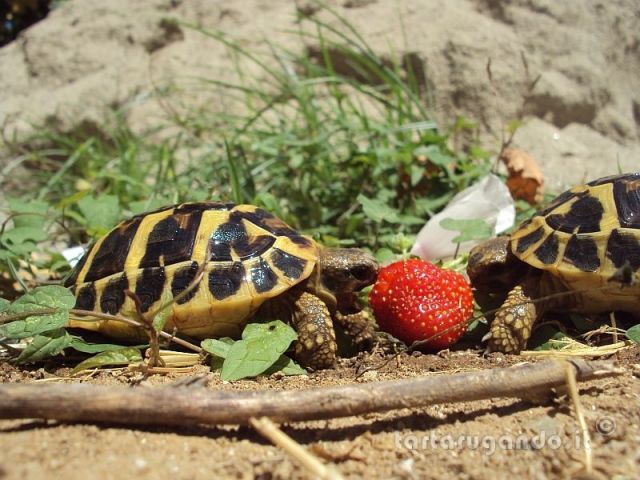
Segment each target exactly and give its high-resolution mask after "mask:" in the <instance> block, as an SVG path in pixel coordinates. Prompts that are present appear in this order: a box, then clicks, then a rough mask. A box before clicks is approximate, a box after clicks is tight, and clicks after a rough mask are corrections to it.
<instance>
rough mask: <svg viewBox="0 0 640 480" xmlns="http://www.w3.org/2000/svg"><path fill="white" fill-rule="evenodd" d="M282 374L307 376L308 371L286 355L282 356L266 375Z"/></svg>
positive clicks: (268, 369) (266, 371)
mask: <svg viewBox="0 0 640 480" xmlns="http://www.w3.org/2000/svg"><path fill="white" fill-rule="evenodd" d="M276 372H282V373H284V374H285V375H305V374H306V373H307V371H306V370H305V369H304V368H302V367H301V366H300V365H298V364H297V363H296V362H294V361H293V360H292V359H291V358H289V357H288V356H286V355H280V358H278V360H276V363H274V364H273V365H271V366H270V367H269V368H267V370H265V372H264V374H265V375H271V374H272V373H276Z"/></svg>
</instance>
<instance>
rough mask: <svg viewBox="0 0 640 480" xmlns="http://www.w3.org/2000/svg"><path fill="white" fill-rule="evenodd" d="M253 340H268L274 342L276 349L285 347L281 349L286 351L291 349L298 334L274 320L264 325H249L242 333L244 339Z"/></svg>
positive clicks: (260, 323) (279, 321) (280, 321)
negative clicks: (290, 346)
mask: <svg viewBox="0 0 640 480" xmlns="http://www.w3.org/2000/svg"><path fill="white" fill-rule="evenodd" d="M252 338H261V339H268V341H270V342H274V345H275V346H276V348H278V346H280V345H283V346H282V347H281V348H283V351H284V350H286V349H287V348H289V345H291V342H293V341H294V340H295V339H296V338H298V334H297V333H296V331H295V330H294V329H293V328H292V327H291V326H289V325H287V324H286V323H284V322H283V321H282V320H272V321H270V322H264V323H262V322H253V323H248V324H247V326H246V327H244V330H243V331H242V339H243V340H251V339H252ZM285 343H286V345H285Z"/></svg>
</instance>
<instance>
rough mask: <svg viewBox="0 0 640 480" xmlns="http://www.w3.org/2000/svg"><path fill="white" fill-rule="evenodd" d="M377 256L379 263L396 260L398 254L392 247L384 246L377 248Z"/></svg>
mask: <svg viewBox="0 0 640 480" xmlns="http://www.w3.org/2000/svg"><path fill="white" fill-rule="evenodd" d="M375 257H376V260H377V261H378V263H387V262H391V261H392V260H395V259H396V254H395V253H393V250H391V249H390V248H386V247H383V248H380V249H378V250H376V253H375Z"/></svg>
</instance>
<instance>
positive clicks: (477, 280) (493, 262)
mask: <svg viewBox="0 0 640 480" xmlns="http://www.w3.org/2000/svg"><path fill="white" fill-rule="evenodd" d="M527 270H528V265H527V264H526V263H525V262H523V261H521V260H519V259H518V258H517V257H516V256H515V255H514V254H513V253H512V252H511V247H510V245H509V237H497V238H491V239H489V240H487V241H486V242H484V243H481V244H480V245H476V246H475V247H473V248H472V249H471V251H470V252H469V263H468V265H467V274H468V275H469V280H471V285H473V287H474V288H475V289H476V290H480V291H485V292H500V291H508V290H510V289H511V288H512V287H513V286H514V285H515V284H516V283H517V282H518V280H519V279H520V278H522V277H523V276H524V275H525V274H526V272H527Z"/></svg>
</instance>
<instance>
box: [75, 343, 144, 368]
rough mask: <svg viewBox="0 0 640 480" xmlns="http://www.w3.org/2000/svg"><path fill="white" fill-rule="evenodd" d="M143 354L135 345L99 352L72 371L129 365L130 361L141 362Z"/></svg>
mask: <svg viewBox="0 0 640 480" xmlns="http://www.w3.org/2000/svg"><path fill="white" fill-rule="evenodd" d="M141 361H142V354H141V353H140V350H138V349H137V348H133V347H127V348H121V349H120V350H112V351H109V352H102V353H99V354H97V355H95V356H93V357H91V358H87V359H86V360H84V361H82V362H80V363H79V364H78V365H76V368H74V369H73V370H72V371H71V373H72V374H75V373H78V372H81V371H83V370H86V369H88V368H97V367H106V366H112V365H129V364H130V363H135V362H141Z"/></svg>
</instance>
